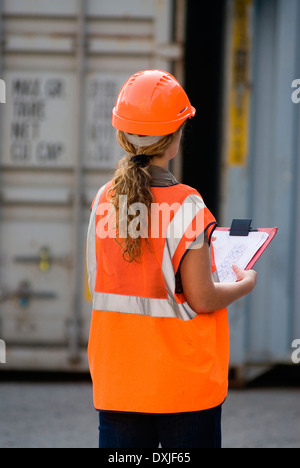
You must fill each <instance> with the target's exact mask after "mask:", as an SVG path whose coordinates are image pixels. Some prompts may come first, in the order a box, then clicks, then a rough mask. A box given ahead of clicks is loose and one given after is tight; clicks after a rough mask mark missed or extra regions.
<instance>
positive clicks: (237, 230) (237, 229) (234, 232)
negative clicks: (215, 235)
mask: <svg viewBox="0 0 300 468" xmlns="http://www.w3.org/2000/svg"><path fill="white" fill-rule="evenodd" d="M251 225H252V219H234V220H233V221H232V224H231V228H230V231H229V235H230V236H240V237H247V236H249V233H250V232H257V229H253V228H252V226H251Z"/></svg>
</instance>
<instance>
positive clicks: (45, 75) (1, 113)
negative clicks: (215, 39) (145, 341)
mask: <svg viewBox="0 0 300 468" xmlns="http://www.w3.org/2000/svg"><path fill="white" fill-rule="evenodd" d="M183 12H184V8H183V2H182V1H179V2H176V10H175V14H174V4H173V2H172V1H171V0H129V1H126V2H124V1H123V0H110V1H102V0H100V1H99V0H64V1H60V0H51V1H50V0H39V1H34V0H22V2H20V1H19V0H4V1H3V0H0V78H1V79H2V80H4V82H5V83H6V104H1V105H0V106H1V107H0V118H1V122H0V125H1V139H0V197H1V198H0V291H1V295H0V302H1V305H0V308H1V311H0V337H1V339H2V340H4V341H5V344H6V364H5V366H1V369H25V370H29V369H31V370H66V371H70V370H75V371H81V370H84V371H85V370H87V369H88V363H87V353H86V346H87V341H88V334H89V325H90V314H91V302H90V300H89V295H88V292H87V284H86V283H87V282H86V278H85V234H86V229H87V223H88V218H89V213H90V206H91V202H92V200H93V197H94V196H95V194H96V193H97V190H98V189H99V187H100V186H101V185H102V184H103V183H105V182H107V181H108V180H109V179H110V178H111V175H112V170H113V168H114V166H115V163H116V161H117V160H118V159H119V158H120V156H121V153H120V150H119V148H118V145H117V144H116V142H115V134H114V131H113V129H112V127H111V111H112V108H113V106H114V104H115V101H116V97H117V94H118V91H119V89H120V87H121V85H122V84H123V82H124V81H125V79H127V78H128V77H129V76H130V75H132V74H133V73H135V72H136V71H138V70H143V69H147V68H160V69H165V70H167V71H174V70H175V71H176V74H177V77H179V78H180V74H181V59H182V47H181V37H182V34H183V26H184V15H183Z"/></svg>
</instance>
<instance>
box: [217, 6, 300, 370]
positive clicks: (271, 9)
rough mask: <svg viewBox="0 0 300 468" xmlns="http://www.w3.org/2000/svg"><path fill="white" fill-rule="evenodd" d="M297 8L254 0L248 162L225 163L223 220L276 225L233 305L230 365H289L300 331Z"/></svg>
mask: <svg viewBox="0 0 300 468" xmlns="http://www.w3.org/2000/svg"><path fill="white" fill-rule="evenodd" d="M299 26H300V5H299V2H298V1H297V0H264V1H260V0H257V1H256V2H255V9H254V51H253V93H252V123H251V144H250V151H249V162H248V164H247V165H245V166H244V167H234V166H232V167H231V166H229V165H228V166H227V167H226V172H225V173H224V188H225V190H224V195H225V197H226V198H225V200H224V205H223V218H224V219H223V221H224V222H225V223H226V224H228V223H229V222H230V220H231V218H232V217H252V218H253V219H254V223H255V225H257V226H261V227H268V226H269V227H272V226H278V227H279V234H278V237H277V239H276V240H275V241H274V243H273V244H272V245H271V247H270V249H269V250H268V251H267V252H266V254H265V255H264V257H263V259H262V260H261V261H260V263H259V264H258V266H257V270H258V273H259V283H258V286H257V288H256V290H255V292H254V293H253V294H252V295H251V297H250V299H248V300H244V301H242V302H241V303H240V304H239V305H235V306H233V307H232V308H231V329H232V332H231V333H232V364H233V365H236V366H246V365H247V364H254V365H260V364H266V365H267V364H273V363H280V362H284V363H287V364H291V353H292V350H291V344H292V341H293V340H294V339H295V338H298V337H299V336H300V326H299V304H300V301H299V299H300V298H299V292H298V290H299V277H300V276H299V266H298V265H299V255H300V248H299V243H298V240H297V239H298V238H297V235H296V234H297V231H296V229H298V232H299V219H300V217H299V205H297V194H298V196H299V190H300V185H299V183H300V182H299V181H300V178H299V177H297V175H298V176H299V173H297V171H299V163H298V161H299V150H300V146H299V138H298V126H299V111H300V107H299V106H297V105H295V104H293V102H292V100H291V95H292V91H293V90H292V88H291V85H292V82H293V80H294V79H296V78H299V75H300V68H299V52H298V47H297V44H299V40H300V37H299V31H300V29H299Z"/></svg>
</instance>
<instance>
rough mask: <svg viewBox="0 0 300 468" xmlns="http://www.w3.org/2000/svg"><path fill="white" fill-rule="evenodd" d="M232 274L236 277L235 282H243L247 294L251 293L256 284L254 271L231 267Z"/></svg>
mask: <svg viewBox="0 0 300 468" xmlns="http://www.w3.org/2000/svg"><path fill="white" fill-rule="evenodd" d="M232 269H233V271H234V273H235V274H236V276H237V281H238V282H243V283H244V284H245V285H247V290H248V294H249V293H250V292H251V291H253V289H254V288H255V286H256V282H257V273H256V271H254V270H248V271H246V270H242V269H241V268H239V267H237V266H236V265H233V267H232Z"/></svg>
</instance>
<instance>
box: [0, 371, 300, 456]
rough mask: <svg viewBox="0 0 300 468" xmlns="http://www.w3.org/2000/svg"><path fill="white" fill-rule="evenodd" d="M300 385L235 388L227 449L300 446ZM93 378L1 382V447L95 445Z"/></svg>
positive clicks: (226, 418)
mask: <svg viewBox="0 0 300 468" xmlns="http://www.w3.org/2000/svg"><path fill="white" fill-rule="evenodd" d="M299 398H300V389H299V388H263V389H257V388H254V389H247V390H242V391H236V390H231V391H230V394H229V397H228V399H227V401H226V403H225V405H224V412H223V442H224V448H259V447H262V448H300V404H299ZM97 426H98V415H97V413H96V411H95V410H94V409H93V404H92V388H91V384H90V382H89V381H87V380H86V381H83V382H81V381H79V382H78V381H77V382H70V381H69V382H53V383H52V382H0V448H97V442H98V440H97V439H98V429H97Z"/></svg>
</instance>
